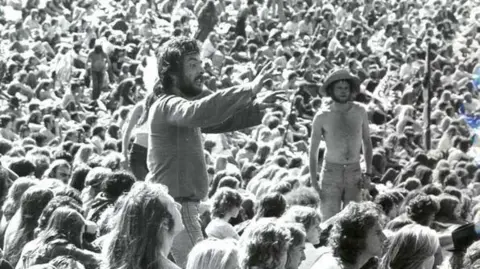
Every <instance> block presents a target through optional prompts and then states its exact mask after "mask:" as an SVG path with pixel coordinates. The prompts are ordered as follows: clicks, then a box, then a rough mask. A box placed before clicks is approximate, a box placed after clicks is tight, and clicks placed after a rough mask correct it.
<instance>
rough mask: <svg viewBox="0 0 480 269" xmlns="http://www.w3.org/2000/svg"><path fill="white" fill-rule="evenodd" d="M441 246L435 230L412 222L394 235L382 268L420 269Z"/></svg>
mask: <svg viewBox="0 0 480 269" xmlns="http://www.w3.org/2000/svg"><path fill="white" fill-rule="evenodd" d="M439 247H440V242H439V240H438V237H437V234H436V233H435V231H434V230H432V229H430V228H428V227H425V226H422V225H419V224H411V225H407V226H405V227H403V228H402V229H400V230H399V231H398V233H397V234H396V235H395V236H394V237H393V239H392V240H391V242H390V246H389V248H388V251H387V253H386V254H385V256H384V257H383V260H382V263H381V265H380V269H418V268H422V265H423V263H424V262H425V261H426V260H427V259H429V258H430V257H433V255H435V253H436V252H437V250H438V248H439Z"/></svg>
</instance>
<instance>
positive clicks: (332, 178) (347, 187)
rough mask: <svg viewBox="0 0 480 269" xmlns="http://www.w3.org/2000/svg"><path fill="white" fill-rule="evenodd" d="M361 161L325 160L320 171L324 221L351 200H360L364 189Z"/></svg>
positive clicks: (321, 209)
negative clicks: (352, 162) (340, 161)
mask: <svg viewBox="0 0 480 269" xmlns="http://www.w3.org/2000/svg"><path fill="white" fill-rule="evenodd" d="M362 183H363V180H362V171H361V168H360V163H354V164H334V163H328V162H324V163H323V165H322V170H321V172H320V182H319V185H320V189H321V191H320V203H321V204H320V212H321V215H322V222H323V221H327V220H328V219H329V218H331V217H333V216H335V215H336V214H337V213H338V212H340V211H341V210H342V204H343V207H345V206H346V205H347V204H348V203H350V202H352V201H353V202H360V200H361V190H362V187H363V186H362Z"/></svg>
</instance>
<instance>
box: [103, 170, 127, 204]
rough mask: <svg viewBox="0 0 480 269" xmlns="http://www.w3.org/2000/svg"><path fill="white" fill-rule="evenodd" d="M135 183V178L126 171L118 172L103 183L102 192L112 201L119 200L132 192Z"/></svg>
mask: <svg viewBox="0 0 480 269" xmlns="http://www.w3.org/2000/svg"><path fill="white" fill-rule="evenodd" d="M134 183H135V176H134V175H132V174H131V173H129V172H126V171H116V172H113V173H112V174H110V176H109V177H108V178H107V179H106V180H105V181H103V182H102V185H101V188H102V192H103V193H104V194H105V195H106V197H109V198H111V199H117V198H118V197H120V196H121V195H122V194H124V193H126V192H128V191H130V189H131V188H132V186H133V184H134Z"/></svg>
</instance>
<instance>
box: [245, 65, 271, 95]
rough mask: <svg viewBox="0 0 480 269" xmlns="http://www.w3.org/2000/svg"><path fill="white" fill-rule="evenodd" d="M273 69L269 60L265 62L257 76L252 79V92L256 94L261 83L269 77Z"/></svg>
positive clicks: (260, 88)
mask: <svg viewBox="0 0 480 269" xmlns="http://www.w3.org/2000/svg"><path fill="white" fill-rule="evenodd" d="M273 70H274V67H273V64H272V62H271V61H269V62H267V63H266V64H265V66H264V67H263V68H262V70H260V72H258V74H257V76H256V77H255V78H254V79H253V81H252V82H250V83H251V86H252V91H253V94H255V95H257V94H258V93H260V91H261V90H262V88H263V83H264V82H265V80H267V79H268V78H270V76H271V75H272V73H273Z"/></svg>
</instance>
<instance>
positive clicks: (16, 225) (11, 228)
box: [4, 187, 53, 267]
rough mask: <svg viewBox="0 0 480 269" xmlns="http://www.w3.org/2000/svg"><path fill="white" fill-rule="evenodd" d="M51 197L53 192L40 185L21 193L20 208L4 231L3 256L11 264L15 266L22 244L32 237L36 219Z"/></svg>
mask: <svg viewBox="0 0 480 269" xmlns="http://www.w3.org/2000/svg"><path fill="white" fill-rule="evenodd" d="M52 198H53V192H52V191H51V190H49V189H47V188H41V187H34V188H30V189H28V190H27V191H26V192H25V193H24V194H23V195H22V200H21V202H20V209H19V210H18V211H17V213H15V215H14V216H13V218H12V221H11V222H10V224H9V225H8V228H7V230H6V232H5V241H4V246H5V248H4V251H5V256H4V258H5V259H6V260H7V261H9V262H10V264H11V265H12V266H14V267H15V266H16V264H17V262H18V260H19V258H20V253H21V252H22V248H23V246H24V245H25V244H26V243H27V242H29V241H31V240H32V239H33V237H34V230H35V228H36V227H37V223H38V219H39V218H40V215H41V214H42V211H43V209H44V208H45V206H46V205H47V204H48V202H50V200H51V199H52Z"/></svg>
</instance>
